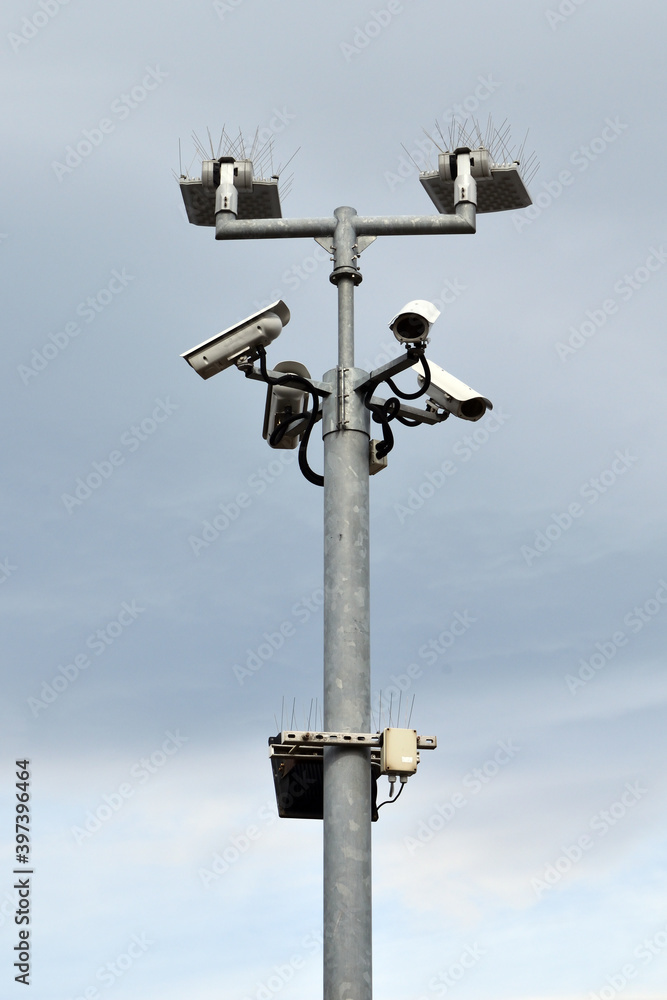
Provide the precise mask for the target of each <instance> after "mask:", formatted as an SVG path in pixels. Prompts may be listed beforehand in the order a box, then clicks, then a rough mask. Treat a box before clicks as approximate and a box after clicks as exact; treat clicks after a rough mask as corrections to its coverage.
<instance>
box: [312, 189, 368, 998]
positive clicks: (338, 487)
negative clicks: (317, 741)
mask: <svg viewBox="0 0 667 1000" xmlns="http://www.w3.org/2000/svg"><path fill="white" fill-rule="evenodd" d="M334 214H335V216H336V219H337V220H338V224H337V226H336V231H335V233H334V270H333V273H332V275H331V280H332V281H333V282H334V283H335V284H336V285H337V289H338V367H337V368H336V369H334V370H332V371H330V372H327V374H326V375H325V376H324V379H325V381H327V382H330V383H331V384H332V385H334V386H335V387H336V388H335V391H334V392H332V393H331V395H330V396H329V397H328V398H327V399H326V400H325V403H324V411H323V428H322V433H323V437H324V728H325V730H326V731H329V732H358V733H359V732H362V733H364V732H370V707H371V706H370V700H371V698H370V616H369V595H370V563H369V549H368V544H369V510H368V507H369V503H368V494H369V490H368V483H369V461H368V449H369V440H370V432H369V426H370V415H369V411H368V409H367V408H366V407H365V406H364V403H363V399H362V398H361V395H360V394H359V393H357V392H356V391H355V386H356V385H359V384H360V383H361V382H363V381H364V378H365V377H366V374H367V373H366V372H363V371H361V370H360V369H355V368H354V367H353V365H354V298H353V297H354V287H355V285H356V284H358V283H359V281H361V275H360V274H359V272H358V270H357V268H356V257H355V254H354V250H355V243H356V236H355V232H354V226H353V217H354V216H355V214H356V213H355V212H354V210H353V209H349V208H340V209H337V210H336V212H335V213H334ZM323 889H324V1000H371V997H372V888H371V770H370V750H369V749H362V748H360V747H327V748H325V750H324V884H323Z"/></svg>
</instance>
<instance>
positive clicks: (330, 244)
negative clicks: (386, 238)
mask: <svg viewBox="0 0 667 1000" xmlns="http://www.w3.org/2000/svg"><path fill="white" fill-rule="evenodd" d="M313 238H314V240H315V242H316V243H319V245H320V246H321V247H322V248H323V249H324V250H326V252H327V253H328V254H331V255H332V256H333V252H334V249H335V247H334V241H333V237H332V236H315V237H313ZM376 239H377V236H357V242H356V243H355V244H354V245H353V247H352V249H353V250H356V251H357V253H356V254H355V257H360V256H361V254H362V253H363V252H364V250H365V249H366V247H369V246H370V245H371V243H373V242H374V241H375V240H376Z"/></svg>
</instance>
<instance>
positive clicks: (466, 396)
mask: <svg viewBox="0 0 667 1000" xmlns="http://www.w3.org/2000/svg"><path fill="white" fill-rule="evenodd" d="M412 367H413V368H414V370H415V371H416V372H417V375H418V380H419V385H420V386H423V384H424V381H425V379H424V369H423V367H422V365H421V362H417V364H416V365H413V366H412ZM428 367H429V369H430V372H431V383H430V385H429V387H428V389H427V390H426V395H427V396H428V398H429V399H430V400H432V402H433V403H435V405H436V406H439V407H440V409H442V410H447V412H448V413H453V414H454V416H455V417H461V419H462V420H479V419H480V417H483V416H484V414H485V413H486V411H487V409H488V410H492V409H493V403H492V402H491V400H490V399H487V398H486V396H480V394H479V393H478V392H475V390H474V389H471V388H470V386H469V385H466V384H465V382H461V381H460V379H457V378H456V377H455V376H454V375H450V374H449V372H446V371H445V370H444V368H441V367H440V366H439V365H436V364H434V363H433V361H429V362H428Z"/></svg>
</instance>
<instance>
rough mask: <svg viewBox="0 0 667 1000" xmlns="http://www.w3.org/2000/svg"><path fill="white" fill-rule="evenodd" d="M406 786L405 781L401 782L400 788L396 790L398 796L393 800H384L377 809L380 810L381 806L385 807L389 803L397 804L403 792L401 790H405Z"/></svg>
mask: <svg viewBox="0 0 667 1000" xmlns="http://www.w3.org/2000/svg"><path fill="white" fill-rule="evenodd" d="M406 785H407V781H403V782H401V787H400V788H399V790H398V795H397V796H396V797H395V798H393V799H385V800H384V802H381V803H380V805H379V806H378V809H382V806H386V805H387V804H388V803H389V802H398V800H399V799H400V797H401V792H402V791H403V789H404V788H405V786H406Z"/></svg>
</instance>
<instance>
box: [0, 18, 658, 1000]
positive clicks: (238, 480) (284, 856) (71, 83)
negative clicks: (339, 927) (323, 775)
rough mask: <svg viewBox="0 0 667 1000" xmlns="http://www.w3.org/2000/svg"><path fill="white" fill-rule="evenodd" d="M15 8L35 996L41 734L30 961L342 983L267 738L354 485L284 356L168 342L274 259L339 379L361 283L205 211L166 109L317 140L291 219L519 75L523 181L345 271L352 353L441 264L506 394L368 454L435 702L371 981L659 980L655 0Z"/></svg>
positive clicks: (378, 201) (291, 201)
mask: <svg viewBox="0 0 667 1000" xmlns="http://www.w3.org/2000/svg"><path fill="white" fill-rule="evenodd" d="M1 21H2V27H1V31H0V36H1V38H2V41H1V44H2V46H3V60H2V74H3V80H4V92H5V95H6V98H5V108H6V111H5V115H4V117H3V125H2V133H3V134H2V149H3V155H2V179H3V192H4V197H3V199H2V213H1V215H0V255H1V256H2V284H3V293H4V294H3V302H4V308H3V318H4V323H3V328H4V337H3V346H4V351H5V355H4V362H5V363H4V365H3V366H2V375H1V396H0V398H1V405H2V412H3V426H4V428H5V434H4V446H3V462H2V464H3V486H2V494H1V497H2V508H3V514H4V517H3V519H2V532H1V535H0V563H1V567H0V596H1V598H2V603H3V606H4V614H3V618H2V650H3V683H2V715H1V724H2V734H3V735H2V741H1V743H2V755H1V756H2V760H1V767H0V774H1V776H2V781H1V782H0V785H1V788H0V795H1V796H2V803H3V815H4V816H5V820H4V821H3V826H4V829H3V835H2V837H3V840H2V844H3V846H2V871H0V966H1V967H0V976H1V978H2V983H3V985H2V989H1V992H2V993H3V995H6V996H10V995H11V996H13V995H14V994H16V995H17V996H18V995H22V994H21V989H22V987H21V985H20V984H15V983H14V981H13V980H14V975H15V974H16V970H15V969H14V968H13V966H12V963H13V961H14V960H15V959H14V955H15V952H14V951H13V948H14V946H15V945H16V944H17V941H18V930H19V928H18V927H17V926H16V925H15V923H14V910H15V909H16V905H17V903H16V891H15V890H13V888H12V886H13V884H14V875H13V874H12V872H13V868H14V865H15V863H16V862H15V846H14V836H13V816H14V811H15V801H16V800H15V791H16V790H15V787H14V782H15V780H16V778H15V770H16V769H15V767H14V762H15V761H16V760H22V759H29V760H30V772H31V779H30V781H31V784H30V791H31V800H30V801H31V817H32V825H33V833H32V841H31V848H32V860H33V862H34V875H33V876H32V885H31V890H32V891H31V897H30V898H31V918H32V923H31V925H30V927H31V932H32V933H31V938H30V941H31V946H32V949H33V954H34V957H33V959H32V963H31V980H32V983H33V994H32V995H33V996H35V997H39V998H40V1000H76V998H85V1000H106V998H109V1000H116V998H118V1000H121V998H122V1000H138V998H141V1000H181V998H183V997H185V996H187V997H189V998H191V1000H214V998H215V1000H218V998H220V997H225V998H229V1000H272V998H273V997H274V996H281V998H284V1000H306V998H308V1000H310V998H312V997H314V996H315V997H316V996H319V995H321V960H322V959H321V945H320V937H321V905H322V899H321V825H320V824H319V823H315V822H307V821H296V820H294V821H288V820H280V821H279V820H278V819H277V818H276V815H275V797H274V793H273V785H272V779H271V769H270V765H269V761H268V756H267V738H268V737H269V736H271V735H273V734H274V733H275V732H276V731H277V726H278V725H279V724H280V717H281V705H282V704H283V699H284V704H285V705H286V706H287V712H288V714H289V715H290V716H291V712H292V706H295V708H294V711H295V713H296V715H295V721H296V722H297V723H298V724H302V725H305V724H306V723H307V719H308V713H309V711H310V706H311V702H312V703H314V701H315V700H317V701H318V704H319V705H321V691H322V652H321V632H322V612H321V589H320V588H321V585H322V554H321V553H322V523H321V522H322V491H321V490H320V489H319V488H318V487H315V486H312V485H310V484H309V483H307V482H306V481H305V480H304V479H303V478H302V477H301V475H300V474H299V471H298V469H297V468H296V464H295V461H294V456H293V453H292V452H279V451H271V450H270V449H269V448H268V447H267V445H266V443H265V442H264V441H263V440H262V437H261V421H262V415H263V406H264V389H263V387H262V386H261V385H260V384H256V383H250V382H248V381H246V380H245V379H243V378H242V377H241V375H240V374H239V373H237V372H236V371H233V370H232V371H228V372H226V373H224V374H221V375H220V376H219V377H217V378H214V379H211V380H209V381H206V382H203V381H201V380H200V379H199V378H198V377H197V376H196V374H195V373H194V372H193V371H192V370H191V369H190V368H189V367H188V366H187V365H186V364H185V363H184V362H183V361H182V359H181V358H180V357H179V355H180V354H181V353H182V352H183V351H185V350H186V349H187V348H189V347H192V346H193V345H194V344H196V343H199V342H200V341H203V340H205V339H206V338H208V337H209V336H211V335H213V334H214V333H216V332H218V331H219V330H222V329H223V328H225V327H226V326H229V325H231V324H232V323H234V322H236V321H237V320H240V319H242V318H243V317H245V316H247V315H249V314H250V313H252V312H253V311H254V310H256V309H258V308H261V307H262V306H263V305H264V304H265V303H267V302H269V301H271V300H273V299H276V298H279V297H282V298H284V299H285V301H286V302H287V304H288V306H289V308H290V310H291V314H292V318H291V322H290V324H289V326H288V327H287V328H286V329H285V331H284V332H283V334H282V336H281V338H280V341H279V342H277V343H276V344H274V345H272V347H271V348H270V350H269V360H270V361H271V362H272V363H276V362H278V361H281V360H284V359H287V358H289V359H293V360H299V361H301V362H302V363H304V364H306V365H307V366H308V368H309V369H310V371H311V372H312V373H313V375H314V376H315V377H316V378H320V377H321V375H322V374H323V373H324V372H325V371H326V370H328V369H329V368H331V367H332V366H333V365H334V364H335V361H336V348H335V343H336V297H335V291H334V288H333V286H332V285H331V284H330V283H329V280H328V275H329V267H330V265H329V262H328V260H327V259H326V257H325V254H324V253H323V252H320V250H319V248H318V247H317V245H316V244H315V243H314V242H313V241H312V240H305V239H300V240H280V241H275V242H272V241H266V242H260V241H256V242H248V243H216V242H215V240H214V237H213V232H212V230H210V229H206V228H195V227H194V226H191V225H189V224H188V223H187V220H186V218H185V214H184V210H183V204H182V199H181V195H180V192H179V188H178V185H177V183H176V181H175V179H174V175H175V173H176V174H177V173H178V170H179V140H180V142H181V150H182V163H183V168H186V167H187V168H189V169H190V171H191V173H192V174H193V175H194V176H197V174H198V166H199V161H198V159H197V157H196V153H195V148H194V144H193V140H192V133H193V131H194V132H196V134H197V135H198V136H200V137H202V138H204V137H206V130H207V128H208V129H210V130H211V133H212V134H213V135H214V136H218V135H219V133H220V131H221V129H222V128H223V126H224V127H226V129H227V131H228V132H229V133H230V134H232V135H236V134H237V133H238V131H239V129H241V130H242V131H243V133H244V135H246V136H248V137H250V138H251V137H252V135H253V134H254V132H255V130H256V129H260V131H261V134H262V135H263V136H264V137H266V138H268V139H270V140H271V142H272V145H273V155H274V164H273V166H274V168H275V169H276V170H279V169H280V167H281V165H284V164H286V163H287V161H288V160H289V159H290V157H292V155H293V154H294V153H295V151H297V150H298V153H297V155H296V156H295V157H294V159H293V160H292V161H291V163H290V164H289V166H288V167H287V168H286V170H285V172H284V174H283V177H284V178H285V179H287V176H288V175H289V174H292V173H293V175H294V177H293V184H292V189H291V192H290V193H289V195H288V196H287V197H286V198H285V199H284V201H283V214H284V215H285V216H293V217H305V216H330V215H332V214H333V211H334V209H335V208H336V207H338V206H340V205H351V206H353V207H354V208H356V210H357V211H358V212H359V213H360V214H362V215H374V214H395V215H400V214H416V213H424V214H429V213H431V212H432V211H433V206H432V205H431V202H430V201H429V199H428V198H427V196H426V194H425V193H424V191H423V190H422V188H421V185H420V184H419V180H418V166H417V165H415V162H413V161H416V164H418V165H422V166H426V165H427V163H428V162H430V163H434V162H435V157H434V153H435V152H437V151H436V150H435V147H434V146H433V145H432V144H431V143H430V141H429V139H428V138H427V136H426V135H425V132H424V130H426V131H427V132H428V133H430V134H431V135H433V134H435V133H434V129H435V123H436V122H437V123H439V125H440V127H441V129H442V131H443V133H445V134H447V132H448V129H449V127H450V125H451V124H452V123H457V122H462V121H463V120H464V119H466V118H469V119H470V118H475V119H477V120H478V121H479V122H480V126H481V128H482V130H483V131H484V129H485V127H486V122H487V119H488V116H489V115H491V116H492V119H493V121H494V122H495V123H496V125H498V126H502V123H503V122H505V121H507V122H508V123H509V124H510V125H511V128H512V136H513V140H514V142H515V144H516V145H517V146H519V145H520V144H521V143H522V142H523V141H524V138H525V137H526V133H528V139H527V141H526V151H528V152H529V151H531V150H534V151H535V153H536V156H537V159H538V160H539V162H540V169H539V171H538V173H537V174H536V175H535V177H534V179H533V180H532V182H531V185H530V190H531V194H532V197H533V202H534V205H533V207H532V208H530V209H527V210H523V211H518V212H504V213H498V214H496V215H487V216H481V217H480V218H479V220H478V230H477V234H476V236H474V237H467V238H464V237H462V236H456V237H453V236H447V237H445V236H442V237H416V238H382V239H378V240H377V241H376V242H375V243H374V244H373V245H372V246H371V247H370V248H369V249H367V250H366V251H365V252H364V255H363V258H362V261H361V266H362V272H363V276H364V280H363V283H362V284H361V285H360V286H359V288H358V290H357V292H356V320H357V363H358V364H359V365H360V366H361V367H364V368H371V367H373V366H376V365H378V364H381V363H383V361H385V360H386V359H387V357H388V356H389V355H390V354H392V353H396V351H397V345H396V343H395V341H393V338H392V335H391V333H390V331H389V329H388V322H389V320H390V318H391V317H392V316H393V314H394V313H395V312H396V311H397V310H398V309H399V308H400V307H401V306H402V305H403V303H405V302H406V301H408V300H410V299H414V298H424V299H429V300H431V301H433V302H435V303H436V304H438V305H439V307H440V308H441V310H442V315H441V317H440V319H439V321H438V323H437V324H436V326H435V327H434V330H433V335H432V341H431V344H430V346H429V349H428V355H429V357H431V358H432V359H433V360H434V361H436V362H437V363H439V364H440V365H442V366H443V367H445V368H446V369H447V370H449V371H452V372H454V373H455V374H456V375H458V376H459V377H460V378H461V379H463V380H464V381H466V382H467V383H469V384H472V385H473V386H475V388H477V389H479V391H480V392H482V393H483V394H484V395H486V396H488V397H489V398H490V399H491V400H493V403H494V410H493V415H491V414H487V416H486V417H485V418H484V420H482V421H480V422H479V423H475V424H471V423H465V422H463V421H458V420H456V419H455V418H451V419H450V420H448V421H447V422H446V423H445V424H444V425H442V426H439V427H420V428H415V429H413V428H407V427H399V428H397V431H396V446H395V448H394V450H393V452H392V453H391V455H390V461H389V467H388V469H387V470H386V471H384V472H382V473H381V474H380V475H378V476H376V477H374V478H373V479H372V481H371V498H372V512H371V532H372V543H371V558H372V567H371V572H372V659H373V666H372V669H373V679H372V685H373V693H374V698H375V700H376V702H377V700H378V698H379V692H380V691H382V692H383V693H384V694H383V698H384V702H385V704H386V700H387V696H388V693H390V692H391V690H392V689H398V688H401V687H402V688H404V690H405V694H404V695H403V698H404V701H403V704H406V702H408V701H410V702H411V701H412V697H413V696H414V712H413V716H412V725H414V726H416V728H417V729H418V731H419V732H420V733H423V734H426V735H436V736H437V737H438V749H437V750H436V751H435V752H433V753H428V754H423V755H422V762H421V765H420V769H419V773H418V775H417V776H415V777H414V778H413V779H411V781H410V782H409V785H408V787H407V789H406V790H405V792H404V794H403V795H402V797H401V800H400V802H398V803H396V805H395V806H392V807H387V808H386V809H384V810H383V811H382V813H381V818H380V821H379V822H378V823H377V824H375V825H374V827H373V835H374V976H375V995H376V996H377V997H381V998H383V1000H399V998H400V1000H406V998H407V1000H422V998H423V1000H436V998H438V997H442V996H448V997H449V996H452V997H456V998H460V1000H505V998H507V1000H547V998H548V1000H589V998H591V997H597V998H601V1000H612V998H613V997H615V996H621V997H622V998H623V1000H664V998H665V997H667V990H666V988H665V985H664V984H665V983H666V982H667V905H666V902H665V899H666V890H667V855H666V852H665V838H664V830H665V825H666V820H667V815H666V813H667V810H666V807H665V788H666V783H667V782H666V779H665V768H664V754H665V728H666V727H665V701H666V700H667V685H666V683H665V678H664V647H665V623H666V622H667V539H666V534H665V479H666V477H665V472H664V468H665V452H666V448H665V439H664V404H663V399H664V393H665V379H666V376H667V361H666V355H665V346H664V335H665V334H664V321H663V315H664V310H663V308H662V300H663V291H664V287H665V275H666V274H667V267H666V266H665V265H666V264H667V228H666V224H665V204H666V201H665V192H664V185H663V184H662V181H661V173H662V165H663V162H664V158H665V152H666V150H665V138H664V134H663V128H662V121H663V118H664V101H663V95H664V91H665V59H664V37H665V30H666V28H667V14H665V12H664V10H663V8H662V7H661V6H660V5H659V4H655V3H648V2H644V3H640V4H639V5H629V4H626V3H622V2H619V0H607V2H606V3H604V4H603V3H602V2H601V0H575V2H570V0H560V2H556V0H550V2H549V0H544V2H542V3H539V2H535V0H531V2H528V0H514V2H513V3H511V4H497V3H492V2H491V0H470V2H468V3H467V4H464V5H461V4H458V5H455V4H449V3H443V2H437V0H389V2H387V0H379V2H378V4H376V5H371V4H362V3H352V2H350V0H339V2H337V3H325V2H323V0H309V2H307V0H293V2H288V0H282V2H274V3H270V2H268V0H226V2H225V0H216V2H215V3H213V2H211V0H194V2H190V3H187V4H185V3H176V2H174V0H162V2H160V3H158V2H156V0H146V2H143V3H141V4H137V3H134V4H133V3H130V2H128V0H119V2H117V3H114V4H106V5H99V4H91V3H85V2H83V0H70V2H67V3H64V2H63V0H39V2H38V0H9V2H7V3H5V4H4V5H3V10H2V15H1ZM403 147H405V150H407V152H406V151H405V150H404V148H403ZM408 153H409V154H410V155H411V157H412V159H411V158H410V156H409V155H408ZM315 438H316V439H315V441H314V443H313V446H312V449H311V458H312V464H313V465H314V466H315V467H316V468H321V457H322V456H321V442H320V441H319V440H317V438H318V435H316V436H315ZM448 463H449V464H448ZM443 468H446V469H447V470H448V473H449V474H447V475H445V473H444V472H443ZM452 470H453V471H452ZM239 494H245V496H246V498H249V500H248V502H247V503H245V506H242V507H240V506H239V505H238V504H237V498H238V496H239ZM216 518H217V521H216V524H217V525H218V528H217V529H216V531H215V532H214V531H212V530H210V529H209V530H208V531H207V534H206V536H205V535H204V532H205V531H206V525H207V523H209V524H210V523H212V522H213V520H214V519H216ZM197 539H202V540H205V541H206V544H198V542H197ZM286 623H288V624H289V626H290V627H288V628H286V629H285V631H286V632H287V633H289V635H288V638H286V639H285V641H284V642H283V643H282V645H279V643H278V642H277V641H274V645H275V646H279V648H276V649H274V650H271V655H270V656H265V657H264V660H263V663H262V665H261V667H260V668H259V669H256V670H248V669H247V664H248V662H252V663H255V662H256V659H254V657H256V656H258V655H259V654H258V652H257V651H258V649H259V648H260V647H262V649H263V652H264V653H265V654H266V652H267V649H266V642H267V639H266V637H267V636H269V637H271V636H274V637H275V635H276V634H277V633H279V632H280V629H281V626H285V624H286ZM453 626H454V628H453ZM276 720H277V721H276ZM376 722H377V719H376ZM384 722H385V723H386V719H385V720H384ZM383 783H384V779H383Z"/></svg>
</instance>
